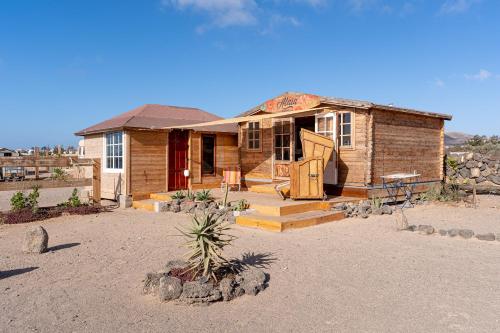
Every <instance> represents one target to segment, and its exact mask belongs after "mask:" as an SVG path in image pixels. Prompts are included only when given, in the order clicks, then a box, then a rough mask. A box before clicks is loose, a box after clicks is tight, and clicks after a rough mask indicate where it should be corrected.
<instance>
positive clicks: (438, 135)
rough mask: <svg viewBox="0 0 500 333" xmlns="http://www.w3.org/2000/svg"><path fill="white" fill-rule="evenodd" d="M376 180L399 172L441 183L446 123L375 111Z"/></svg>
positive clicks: (439, 120) (441, 120) (379, 182)
mask: <svg viewBox="0 0 500 333" xmlns="http://www.w3.org/2000/svg"><path fill="white" fill-rule="evenodd" d="M372 112H373V165H372V180H373V183H374V184H381V183H382V180H381V178H380V177H381V176H383V175H386V174H391V173H396V172H405V173H411V172H413V171H416V172H417V173H419V174H421V175H422V176H421V179H420V180H421V181H439V180H441V179H442V169H443V147H444V142H443V135H444V120H443V119H440V118H433V117H426V116H418V115H412V114H405V113H401V112H392V111H385V110H377V109H374V110H373V111H372Z"/></svg>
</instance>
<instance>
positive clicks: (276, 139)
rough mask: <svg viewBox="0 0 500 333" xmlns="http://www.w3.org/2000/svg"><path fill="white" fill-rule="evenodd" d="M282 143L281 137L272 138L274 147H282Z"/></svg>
mask: <svg viewBox="0 0 500 333" xmlns="http://www.w3.org/2000/svg"><path fill="white" fill-rule="evenodd" d="M281 144H282V142H281V135H275V136H274V146H275V147H282V145H281Z"/></svg>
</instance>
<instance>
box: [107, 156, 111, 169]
mask: <svg viewBox="0 0 500 333" xmlns="http://www.w3.org/2000/svg"><path fill="white" fill-rule="evenodd" d="M111 164H112V163H111V158H110V157H108V158H107V159H106V168H108V169H111Z"/></svg>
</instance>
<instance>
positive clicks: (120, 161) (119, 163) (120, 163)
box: [118, 157, 123, 169]
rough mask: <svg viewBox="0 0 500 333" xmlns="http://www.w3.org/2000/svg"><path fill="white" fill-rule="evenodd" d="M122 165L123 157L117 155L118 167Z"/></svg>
mask: <svg viewBox="0 0 500 333" xmlns="http://www.w3.org/2000/svg"><path fill="white" fill-rule="evenodd" d="M122 167H123V158H121V157H119V158H118V169H121V168H122Z"/></svg>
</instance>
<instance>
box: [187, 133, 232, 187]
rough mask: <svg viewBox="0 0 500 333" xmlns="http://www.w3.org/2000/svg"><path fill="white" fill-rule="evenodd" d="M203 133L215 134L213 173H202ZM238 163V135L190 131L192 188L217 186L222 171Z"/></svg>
mask: <svg viewBox="0 0 500 333" xmlns="http://www.w3.org/2000/svg"><path fill="white" fill-rule="evenodd" d="M203 134H210V135H215V175H203V174H202V169H201V164H202V151H201V149H202V137H203ZM238 165H240V164H239V152H238V136H237V134H236V133H235V134H226V133H200V132H191V188H192V189H193V190H197V189H203V188H214V187H219V186H220V183H221V180H222V171H223V170H224V168H227V167H235V166H238Z"/></svg>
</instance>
